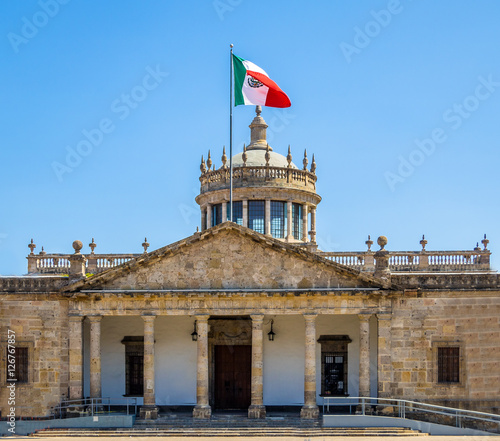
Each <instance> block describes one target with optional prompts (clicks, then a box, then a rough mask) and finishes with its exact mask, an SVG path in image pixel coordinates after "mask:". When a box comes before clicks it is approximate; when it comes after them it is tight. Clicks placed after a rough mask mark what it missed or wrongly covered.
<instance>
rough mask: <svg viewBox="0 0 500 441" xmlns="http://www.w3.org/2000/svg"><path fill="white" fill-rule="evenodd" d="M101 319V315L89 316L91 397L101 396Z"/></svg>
mask: <svg viewBox="0 0 500 441" xmlns="http://www.w3.org/2000/svg"><path fill="white" fill-rule="evenodd" d="M101 319H102V317H101V316H100V315H95V316H91V317H89V321H90V397H91V398H100V397H101Z"/></svg>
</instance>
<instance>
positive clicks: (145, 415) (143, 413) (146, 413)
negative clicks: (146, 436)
mask: <svg viewBox="0 0 500 441" xmlns="http://www.w3.org/2000/svg"><path fill="white" fill-rule="evenodd" d="M139 418H140V419H142V420H156V419H157V418H158V408H157V407H156V406H142V407H141V408H140V409H139Z"/></svg>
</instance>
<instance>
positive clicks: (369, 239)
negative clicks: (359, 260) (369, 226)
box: [365, 235, 373, 251]
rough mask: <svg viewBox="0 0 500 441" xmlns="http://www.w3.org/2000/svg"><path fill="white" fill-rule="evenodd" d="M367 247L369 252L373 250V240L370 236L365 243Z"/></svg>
mask: <svg viewBox="0 0 500 441" xmlns="http://www.w3.org/2000/svg"><path fill="white" fill-rule="evenodd" d="M365 244H366V246H367V247H368V251H371V250H372V245H373V240H371V237H370V235H368V240H366V241H365Z"/></svg>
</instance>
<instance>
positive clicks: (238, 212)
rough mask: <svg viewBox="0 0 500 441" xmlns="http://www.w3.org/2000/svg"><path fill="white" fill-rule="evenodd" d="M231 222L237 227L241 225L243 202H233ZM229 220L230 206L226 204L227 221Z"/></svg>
mask: <svg viewBox="0 0 500 441" xmlns="http://www.w3.org/2000/svg"><path fill="white" fill-rule="evenodd" d="M233 210H234V214H233V222H234V223H236V224H238V225H243V202H241V201H236V202H235V201H233ZM230 219H231V204H230V203H229V202H228V203H227V220H230Z"/></svg>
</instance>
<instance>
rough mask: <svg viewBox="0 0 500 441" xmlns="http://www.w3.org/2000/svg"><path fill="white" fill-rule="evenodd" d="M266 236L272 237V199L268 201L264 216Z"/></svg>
mask: <svg viewBox="0 0 500 441" xmlns="http://www.w3.org/2000/svg"><path fill="white" fill-rule="evenodd" d="M264 219H265V225H266V227H265V232H266V236H271V199H266V210H265V214H264Z"/></svg>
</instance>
